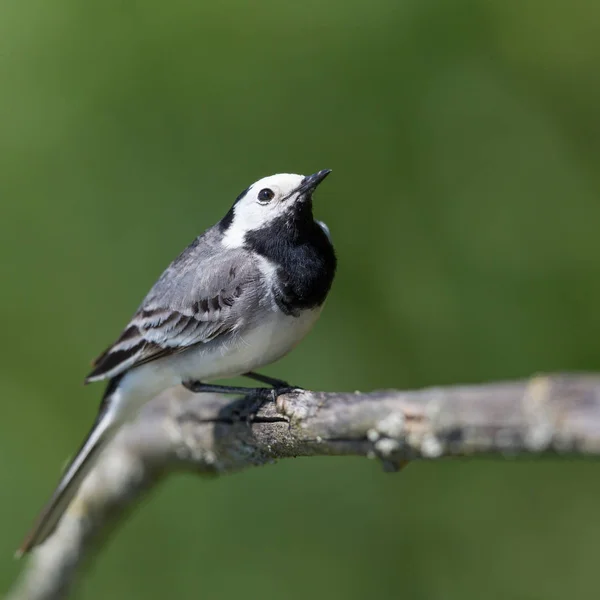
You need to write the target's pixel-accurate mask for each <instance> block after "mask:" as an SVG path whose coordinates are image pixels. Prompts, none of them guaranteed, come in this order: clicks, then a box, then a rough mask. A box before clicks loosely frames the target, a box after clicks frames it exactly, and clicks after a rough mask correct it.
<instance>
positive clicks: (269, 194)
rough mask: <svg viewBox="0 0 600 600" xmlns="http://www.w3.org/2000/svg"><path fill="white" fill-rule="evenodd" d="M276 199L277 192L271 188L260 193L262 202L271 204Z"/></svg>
mask: <svg viewBox="0 0 600 600" xmlns="http://www.w3.org/2000/svg"><path fill="white" fill-rule="evenodd" d="M274 197H275V192H274V191H273V190H271V189H269V188H264V189H263V190H260V192H258V199H259V201H260V202H270V201H271V200H273V198H274Z"/></svg>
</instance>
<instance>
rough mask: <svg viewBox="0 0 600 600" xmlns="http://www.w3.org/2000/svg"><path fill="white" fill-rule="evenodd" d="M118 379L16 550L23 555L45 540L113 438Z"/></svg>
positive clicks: (118, 420)
mask: <svg viewBox="0 0 600 600" xmlns="http://www.w3.org/2000/svg"><path fill="white" fill-rule="evenodd" d="M115 388H116V382H114V381H113V382H111V383H109V386H108V388H107V390H106V392H105V394H104V398H103V400H102V403H101V405H100V410H99V413H98V416H97V417H96V420H95V422H94V424H93V425H92V428H91V429H90V432H89V433H88V435H87V437H86V438H85V440H84V442H83V444H82V445H81V447H80V448H79V450H78V451H77V454H75V458H73V460H72V461H71V462H70V463H69V465H68V467H67V468H66V470H65V473H64V475H63V476H62V478H61V480H60V482H59V484H58V486H57V488H56V490H55V491H54V493H53V494H52V497H51V498H50V500H49V501H48V502H47V504H46V506H45V507H44V508H43V509H42V511H41V512H40V513H39V515H38V517H37V519H36V520H35V522H34V524H33V527H32V528H31V530H30V531H29V533H28V534H27V536H26V537H25V539H24V540H23V542H22V544H21V546H20V547H19V549H18V550H17V552H16V556H17V557H20V556H22V555H23V554H26V553H27V552H29V551H30V550H32V549H33V548H34V547H35V546H38V545H39V544H41V543H42V542H44V541H45V540H46V539H47V538H48V537H49V536H50V535H51V534H52V532H53V531H54V529H55V527H56V526H57V525H58V522H59V521H60V519H61V517H62V516H63V514H64V513H65V511H66V510H67V508H68V506H69V504H70V503H71V501H72V500H73V498H74V497H75V494H76V493H77V492H78V490H79V487H80V486H81V484H82V482H83V480H84V479H85V477H86V475H87V474H88V473H89V472H90V470H91V468H92V467H93V466H94V464H95V459H96V457H97V456H98V454H99V453H100V451H101V450H102V449H103V448H104V447H105V446H106V445H107V444H108V442H110V441H111V440H112V438H113V437H114V435H115V433H116V431H117V429H118V425H119V424H120V423H121V422H122V421H123V418H122V415H121V414H120V413H121V411H120V410H117V408H118V407H117V402H115V401H116V400H117V398H114V397H113V392H114V391H115Z"/></svg>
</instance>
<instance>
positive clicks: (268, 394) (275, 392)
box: [181, 380, 298, 400]
mask: <svg viewBox="0 0 600 600" xmlns="http://www.w3.org/2000/svg"><path fill="white" fill-rule="evenodd" d="M275 381H277V382H278V383H282V384H283V383H285V382H279V380H275ZM181 383H182V385H183V387H184V388H186V389H187V390H189V391H190V392H193V393H195V394H200V393H205V394H206V393H213V394H238V395H243V396H248V395H250V394H254V395H256V396H259V397H261V398H265V399H268V400H276V399H277V396H279V395H280V394H286V393H288V392H291V391H294V390H297V389H298V388H293V387H291V386H289V385H287V384H285V385H280V386H277V387H273V389H270V388H249V387H242V386H236V385H215V384H212V383H203V382H202V381H194V380H189V381H182V382H181Z"/></svg>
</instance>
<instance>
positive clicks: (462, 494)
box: [0, 0, 600, 600]
mask: <svg viewBox="0 0 600 600" xmlns="http://www.w3.org/2000/svg"><path fill="white" fill-rule="evenodd" d="M599 22H600V5H599V4H598V3H597V2H586V1H585V0H582V1H573V2H569V3H567V2H562V3H560V2H557V3H554V2H547V1H544V0H537V1H534V0H479V1H476V0H453V1H449V0H371V1H370V2H366V1H363V2H359V1H357V0H329V1H328V2H316V1H315V0H305V1H304V2H281V1H277V0H258V1H254V2H244V1H242V0H226V1H222V2H211V3H208V2H203V1H200V0H197V1H195V2H191V1H189V0H188V1H186V0H172V1H171V2H158V1H154V0H152V1H149V0H147V1H146V2H115V1H113V0H104V1H102V2H99V1H95V2H94V1H91V2H81V1H79V0H55V1H54V2H47V1H46V0H31V1H29V2H23V1H22V0H3V1H2V3H1V4H0V86H1V88H0V124H1V125H0V126H1V130H0V198H1V202H2V219H1V220H0V250H1V253H2V257H3V259H2V261H1V266H0V268H1V281H2V293H1V296H0V314H1V315H2V316H1V331H2V335H3V339H2V344H1V348H2V350H0V352H1V353H2V356H1V359H2V360H1V361H0V382H1V389H2V396H3V402H2V406H3V408H2V413H1V414H2V419H1V420H0V480H1V481H2V487H1V489H2V494H1V495H0V507H1V508H2V511H1V513H0V514H1V515H2V516H1V517H0V519H1V523H0V531H1V535H0V585H1V588H2V589H6V588H7V587H8V586H9V584H10V582H11V581H12V580H13V579H14V577H15V576H16V574H17V572H18V570H19V568H20V567H21V566H22V564H18V563H15V562H14V561H13V559H12V553H13V551H14V549H15V548H16V546H17V544H18V542H19V541H20V538H21V536H22V535H23V533H24V532H25V530H26V529H27V528H28V527H29V525H30V524H31V521H32V519H33V517H34V515H35V513H36V511H37V510H38V509H39V507H40V505H41V504H42V502H43V501H44V500H45V499H46V498H47V496H48V495H49V493H50V491H51V489H52V487H53V485H54V484H55V483H56V480H57V477H58V475H59V472H60V468H61V465H62V464H63V463H64V461H65V460H66V458H67V457H68V456H69V454H70V453H71V452H73V450H74V449H75V448H76V447H77V446H78V444H79V442H80V439H81V437H82V436H83V435H84V433H85V432H86V430H87V428H88V426H89V424H90V422H91V421H92V419H93V417H94V415H95V410H96V406H97V403H98V400H99V397H100V395H101V386H90V387H87V388H83V387H82V385H81V382H82V379H83V377H84V375H85V374H86V372H87V369H88V366H89V360H90V359H92V358H94V357H95V355H96V354H98V352H99V351H101V350H103V349H104V347H105V346H106V345H107V344H108V343H110V342H111V341H113V339H114V338H115V337H116V336H117V335H118V333H119V332H120V329H121V327H122V326H123V325H125V323H126V321H127V320H128V318H129V317H130V316H131V314H132V313H133V311H134V310H135V308H136V307H137V305H138V302H139V301H140V300H141V298H142V297H143V295H144V294H145V292H146V290H147V289H148V288H149V286H150V285H151V284H152V283H153V282H154V280H155V278H156V277H157V276H158V275H159V273H160V271H161V270H162V269H163V268H164V267H165V266H166V264H168V262H169V261H170V260H171V258H173V257H174V256H175V255H176V254H177V253H178V252H179V251H180V250H181V249H182V248H183V247H184V246H185V245H187V244H188V243H189V242H190V241H191V240H192V239H193V238H194V237H195V236H196V235H197V234H199V233H200V232H201V231H203V230H204V229H205V228H206V227H208V226H209V225H211V224H212V223H214V222H215V221H217V220H218V219H219V218H220V217H221V216H222V215H223V214H224V212H225V211H226V209H227V208H228V207H229V205H230V203H231V202H232V201H233V199H234V198H235V197H236V195H237V194H238V192H239V191H240V190H242V189H244V188H245V187H246V186H247V185H248V184H249V183H251V182H252V181H254V180H256V179H258V178H260V177H262V176H265V175H268V174H272V173H275V172H281V171H292V172H301V173H308V172H313V171H316V170H318V169H321V168H332V169H333V171H334V172H333V174H332V176H331V177H330V178H329V179H328V181H327V182H326V184H325V185H324V186H323V188H322V189H321V190H320V191H319V193H318V195H317V197H316V211H317V216H318V217H319V218H322V219H323V220H325V221H326V222H327V223H328V224H329V226H330V228H331V231H332V234H333V236H334V239H335V242H336V246H337V250H338V254H339V259H340V260H339V272H338V276H337V280H336V282H335V285H334V288H333V291H332V293H331V296H330V299H329V301H328V304H327V307H326V310H325V311H324V313H323V316H322V318H321V321H320V322H319V324H318V326H317V328H316V330H315V331H314V333H313V334H311V336H310V337H309V338H308V339H307V340H306V341H305V343H303V344H302V345H301V346H300V347H299V348H298V349H297V350H296V351H295V352H294V353H293V354H292V355H290V356H288V357H287V358H285V359H284V360H282V361H281V362H280V363H279V364H277V365H276V366H272V367H270V368H269V369H266V370H265V372H268V373H271V374H273V375H276V376H277V377H282V378H285V379H288V380H290V381H293V382H298V383H300V384H302V385H304V386H306V387H309V388H313V389H324V390H355V389H361V390H370V389H374V388H382V387H388V386H394V387H400V388H406V387H416V386H425V385H433V384H435V385H437V384H451V383H458V382H480V381H486V380H495V379H503V378H513V377H521V376H525V375H528V374H531V373H534V372H537V371H549V370H563V369H565V370H567V369H569V370H571V369H591V370H600V354H599V353H598V347H599V342H598V340H599V338H600V313H599V311H598V306H600V236H599V235H598V220H599V218H600V201H599V199H598V197H599V192H600V175H599V172H598V168H597V164H598V161H599V159H600V135H599V134H600V120H599V118H598V116H599V110H598V106H600V75H599V73H600V71H599V69H598V64H599V61H600V26H599V25H598V23H599ZM599 476H600V467H599V466H598V464H597V463H594V462H584V461H567V460H545V461H508V460H497V461H494V460H486V461H466V460H454V461H444V462H442V463H440V464H426V463H422V464H416V465H412V466H410V467H409V468H408V469H407V470H406V471H405V472H403V473H401V474H398V475H388V474H385V473H383V471H382V470H381V467H380V465H378V464H377V463H375V462H373V461H367V460H360V459H341V458H340V459H337V458H323V459H314V458H313V459H298V460H288V461H284V462H282V463H280V464H278V465H276V466H272V467H268V468H263V469H253V470H250V471H247V472H244V473H241V474H238V475H235V476H231V477H225V478H222V479H218V480H203V479H198V478H194V477H192V476H187V477H186V476H177V477H173V478H171V479H170V480H169V481H168V482H167V483H166V484H165V485H163V486H162V487H161V489H160V490H159V491H158V492H157V493H154V494H153V495H152V496H151V497H150V498H149V499H148V500H147V502H145V503H144V504H143V506H142V507H140V509H139V510H138V511H136V512H135V514H134V515H133V516H132V518H131V519H130V520H129V521H128V522H127V524H126V525H125V526H124V527H122V528H121V529H120V530H119V531H118V534H117V535H116V536H115V537H114V539H113V540H112V542H111V543H110V545H109V546H108V547H107V548H106V550H105V551H104V552H103V553H102V554H101V555H100V557H99V558H98V560H97V561H96V562H95V563H94V566H93V568H92V569H91V571H90V572H89V573H88V575H87V577H86V578H85V579H84V581H83V583H82V585H81V587H80V588H79V590H78V594H79V596H78V597H81V598H86V599H90V600H91V599H101V598H111V599H121V598H123V599H125V598H144V599H145V600H151V599H161V598H165V597H170V598H216V599H225V600H228V599H235V598H240V597H244V598H260V599H261V600H270V599H281V598H286V599H288V598H289V599H291V600H296V599H297V600H306V598H310V599H327V600H338V599H340V600H342V599H343V600H353V599H362V598H367V597H376V598H379V599H387V598H389V599H392V598H410V599H411V600H412V599H416V600H420V599H427V600H453V599H457V600H468V599H473V600H475V599H477V600H479V599H482V598H485V599H506V598H509V599H512V598H514V599H538V598H539V599H543V600H552V599H560V600H564V599H565V598H576V599H580V598H597V597H598V586H599V583H598V581H599V580H598V550H599V545H600V542H599V540H600V512H599V511H598V502H599V500H598V498H599V497H600V477H599Z"/></svg>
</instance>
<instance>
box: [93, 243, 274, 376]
mask: <svg viewBox="0 0 600 600" xmlns="http://www.w3.org/2000/svg"><path fill="white" fill-rule="evenodd" d="M261 294H262V277H261V273H260V271H259V269H258V268H257V266H256V263H255V262H254V261H253V260H252V258H251V257H250V255H249V254H248V253H247V252H245V251H244V250H225V249H223V248H221V247H220V245H218V246H217V244H214V243H210V241H209V239H206V237H205V236H201V237H200V238H198V239H196V240H195V241H194V243H192V244H191V245H190V246H189V247H188V248H186V250H184V252H183V253H182V254H181V255H180V256H179V257H178V258H177V259H175V260H174V261H173V262H172V263H171V265H170V266H169V267H168V268H167V270H166V271H165V272H164V273H163V274H162V275H161V277H160V279H159V280H158V281H157V282H156V284H155V285H154V287H153V288H152V289H151V290H150V292H149V293H148V295H147V296H146V298H145V299H144V301H143V302H142V304H141V306H140V308H139V309H138V310H137V312H136V313H135V315H134V316H133V318H132V319H131V321H130V322H129V325H128V326H127V327H126V328H125V330H124V331H123V333H122V334H121V336H120V337H119V339H118V340H117V341H116V342H115V343H114V344H113V345H112V346H110V347H109V348H108V349H107V350H106V351H105V352H104V353H102V354H101V355H100V356H99V357H98V358H97V359H96V360H95V361H94V363H93V367H94V369H93V370H92V372H91V373H90V374H89V375H88V376H87V378H86V383H87V382H91V381H98V380H101V379H107V378H109V377H115V376H117V375H119V374H121V373H123V372H124V371H126V370H128V369H131V368H132V367H136V366H138V365H141V364H143V363H146V362H149V361H152V360H156V359H157V358H161V357H163V356H168V355H170V354H174V353H177V352H182V351H183V350H186V349H188V348H189V347H190V346H194V345H196V344H200V343H206V342H208V341H210V340H213V339H215V338H216V337H218V336H220V335H223V334H226V333H230V332H234V331H236V330H239V329H240V328H242V327H243V326H244V324H245V323H246V322H247V320H248V318H249V315H251V314H252V313H253V311H249V310H248V309H249V308H250V307H251V306H252V305H253V304H254V303H256V302H258V301H259V299H260V296H261Z"/></svg>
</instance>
